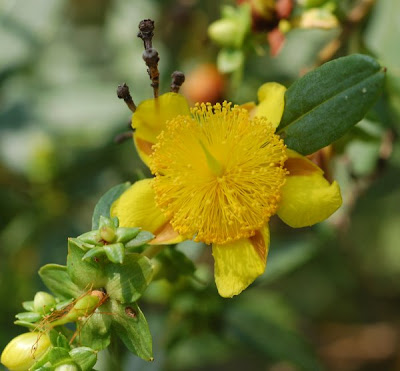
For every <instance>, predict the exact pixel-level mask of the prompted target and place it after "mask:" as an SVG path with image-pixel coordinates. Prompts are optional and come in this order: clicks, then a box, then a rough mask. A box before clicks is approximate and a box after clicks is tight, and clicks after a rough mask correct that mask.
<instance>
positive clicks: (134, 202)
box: [111, 179, 182, 244]
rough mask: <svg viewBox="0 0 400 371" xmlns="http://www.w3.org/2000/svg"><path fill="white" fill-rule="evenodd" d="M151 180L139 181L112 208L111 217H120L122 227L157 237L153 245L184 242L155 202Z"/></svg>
mask: <svg viewBox="0 0 400 371" xmlns="http://www.w3.org/2000/svg"><path fill="white" fill-rule="evenodd" d="M151 182H152V180H151V179H143V180H139V181H137V182H136V183H135V184H133V185H132V186H131V187H130V188H129V189H128V190H126V191H125V192H124V193H123V194H122V195H121V196H120V197H119V198H118V199H117V200H116V201H115V202H114V203H113V204H112V206H111V216H112V217H115V216H116V217H118V219H119V224H120V226H121V227H140V228H142V229H143V230H145V231H149V232H151V233H153V234H154V235H155V239H154V240H153V241H152V244H170V243H177V242H181V241H182V237H181V236H179V235H178V234H177V233H176V232H175V231H174V230H173V229H172V227H171V226H170V223H169V220H168V219H167V218H166V217H165V216H164V214H163V213H162V212H161V210H160V209H159V208H158V207H157V205H156V203H155V201H154V190H153V187H152V186H151Z"/></svg>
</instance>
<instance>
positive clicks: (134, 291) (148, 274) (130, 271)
mask: <svg viewBox="0 0 400 371" xmlns="http://www.w3.org/2000/svg"><path fill="white" fill-rule="evenodd" d="M105 272H106V276H107V279H108V281H107V283H106V286H105V288H106V291H107V294H108V295H110V298H112V299H114V300H118V301H119V302H121V303H131V302H133V301H136V300H137V299H139V298H140V296H141V295H142V293H143V292H144V290H146V288H147V286H148V285H149V283H150V282H151V279H152V277H153V267H152V264H151V262H150V260H149V259H148V258H147V257H145V256H142V255H139V254H129V255H127V256H126V257H125V260H124V263H123V264H107V266H106V267H105Z"/></svg>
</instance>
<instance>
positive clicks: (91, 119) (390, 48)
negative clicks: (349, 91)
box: [0, 0, 400, 371]
mask: <svg viewBox="0 0 400 371" xmlns="http://www.w3.org/2000/svg"><path fill="white" fill-rule="evenodd" d="M224 3H225V4H231V5H234V2H233V1H231V2H229V1H226V2H224ZM306 3H309V4H308V5H307V4H306ZM327 3H328V5H329V6H330V7H331V8H332V6H333V8H332V9H335V10H334V14H335V16H336V17H337V19H338V20H339V25H338V26H337V27H333V28H332V27H331V28H328V29H320V28H293V30H291V31H289V33H287V34H286V41H285V44H284V45H283V48H282V50H281V51H280V53H279V54H278V55H277V56H276V57H274V58H272V57H270V54H269V49H268V45H267V43H266V36H265V34H258V35H253V36H254V39H253V41H254V42H256V43H257V45H256V47H254V48H253V49H252V47H248V50H247V58H246V63H245V68H244V73H243V79H242V80H241V81H240V83H239V86H238V87H235V89H233V88H232V85H231V84H230V79H229V76H221V75H220V74H219V73H218V72H217V71H216V68H215V61H216V55H217V52H218V48H217V47H216V46H215V45H213V44H212V43H211V42H210V41H209V40H208V38H207V27H208V25H209V24H210V23H211V22H212V21H214V20H216V19H218V18H219V17H220V5H221V3H219V2H215V1H212V0H204V1H200V0H180V1H178V0H174V1H171V0H158V1H157V0H147V1H140V0H130V1H128V0H52V1H47V0H34V1H33V0H24V1H22V0H0V45H1V51H0V202H1V208H0V226H1V227H0V228H1V229H0V298H1V305H0V326H1V332H0V349H2V348H4V346H5V345H6V344H7V342H8V341H9V340H10V339H11V338H12V337H14V336H15V335H17V334H18V333H21V332H23V331H24V329H23V328H18V327H17V326H14V325H13V321H14V315H15V313H17V312H20V311H21V302H22V301H24V300H31V299H32V298H33V296H34V294H35V292H36V291H38V290H40V289H44V287H43V285H42V284H41V282H40V280H39V278H38V275H37V270H38V268H39V267H40V266H41V265H43V264H46V263H60V264H63V263H64V262H65V259H66V240H67V237H69V236H76V235H78V234H81V233H83V232H85V231H87V230H89V229H90V221H91V213H92V210H93V207H94V205H95V203H96V201H97V200H98V198H99V197H100V196H101V195H102V194H103V193H104V192H106V191H107V190H108V189H109V188H110V187H111V186H113V185H116V184H118V183H121V182H123V181H126V180H131V181H134V180H135V179H137V178H139V177H141V176H143V174H144V175H146V176H149V175H150V174H149V173H148V170H147V169H146V167H145V166H144V165H143V164H142V163H141V161H140V159H139V158H138V156H137V154H136V152H135V149H134V147H133V145H132V142H131V141H127V142H124V143H122V144H119V145H117V144H114V143H113V138H114V136H115V135H117V134H118V133H121V132H123V131H126V130H127V127H128V124H129V121H130V112H129V111H128V109H127V108H126V107H125V105H124V103H123V102H121V101H119V100H118V99H117V97H116V93H115V91H116V86H117V85H118V84H120V83H122V82H127V83H128V85H129V86H130V88H131V93H132V96H133V98H134V100H135V102H136V103H139V102H140V101H141V100H143V99H147V98H150V97H151V96H152V90H151V87H150V82H149V80H148V76H147V73H146V67H145V65H144V63H143V60H142V58H141V54H142V48H143V44H142V42H141V40H140V39H138V38H137V37H136V33H137V25H138V23H139V21H140V20H142V19H145V18H152V19H154V20H155V21H156V31H155V39H154V46H155V47H156V48H157V50H158V51H159V53H160V56H161V61H160V65H159V66H160V71H161V86H162V90H163V91H168V89H169V84H170V74H171V73H172V72H173V71H174V70H176V69H179V70H182V71H184V72H185V74H186V76H187V80H188V81H187V83H186V88H185V89H184V93H185V94H186V95H187V96H188V98H189V99H191V100H197V99H203V98H204V99H209V100H218V99H223V98H227V99H233V100H234V101H235V102H236V103H243V102H246V101H250V100H255V98H256V92H257V87H258V86H259V85H261V84H262V83H263V82H266V81H279V82H282V83H284V84H286V86H289V85H290V83H291V82H293V81H294V80H295V79H296V78H298V77H299V76H301V75H302V74H303V73H304V72H305V71H307V70H309V69H311V68H313V67H315V66H317V65H319V64H320V63H321V62H322V61H326V60H329V59H332V58H334V57H338V56H342V55H347V54H351V53H356V52H361V53H365V54H369V55H372V56H374V57H376V58H377V59H378V61H379V62H380V63H381V64H382V65H383V66H386V67H387V83H386V88H385V92H384V93H383V95H382V96H381V98H380V99H379V101H378V102H377V104H376V105H375V106H374V107H373V109H371V111H370V113H369V114H368V115H367V117H366V118H365V119H364V120H363V121H362V122H360V123H359V124H358V125H357V126H356V127H355V128H354V129H353V130H352V131H351V132H349V133H348V134H347V135H346V136H345V137H344V138H342V139H341V140H340V141H338V142H337V143H334V145H333V149H331V150H332V154H331V155H328V156H326V154H325V155H323V156H322V157H323V161H324V164H325V169H330V171H331V172H332V174H333V177H334V178H335V179H337V180H338V181H339V183H340V185H341V188H342V193H343V198H344V205H343V207H342V208H341V209H340V210H339V211H338V212H337V213H336V214H335V215H334V216H333V217H331V218H330V219H329V220H328V221H327V222H325V223H323V224H320V225H317V226H315V227H313V228H304V229H301V230H292V229H290V228H288V227H286V226H285V225H283V224H282V223H281V222H280V221H279V220H278V219H277V218H276V219H275V218H274V219H273V220H272V222H271V236H272V237H271V238H272V240H271V248H270V255H269V261H268V268H267V271H266V273H265V274H264V275H263V276H262V277H261V278H260V279H258V280H257V281H256V282H255V284H253V285H252V287H250V288H249V289H248V290H246V291H245V292H244V293H242V294H241V295H240V296H239V297H237V298H234V299H230V300H226V299H221V298H220V297H219V296H218V294H217V292H216V289H215V287H214V284H213V279H212V264H213V263H212V257H211V251H210V249H209V248H208V247H206V246H203V245H197V246H193V245H195V244H194V243H190V242H187V243H185V244H183V245H182V246H181V249H182V250H183V251H184V252H185V253H187V255H188V256H189V257H190V258H192V259H194V260H195V262H196V265H197V266H198V269H199V275H200V276H201V277H202V278H203V279H204V281H205V282H206V283H207V285H203V284H200V283H198V282H194V281H193V280H191V279H177V281H176V282H175V283H174V284H171V283H167V282H164V281H161V282H156V283H154V284H153V285H152V286H151V287H150V288H149V290H148V292H147V294H146V295H145V297H144V299H142V309H143V311H144V313H145V314H146V316H147V318H148V321H149V323H150V328H151V329H152V333H153V338H154V347H155V361H154V362H153V363H150V364H146V363H145V362H144V361H142V360H139V359H138V358H135V357H134V356H133V355H128V354H126V355H124V356H123V357H124V364H125V369H126V370H145V371H149V370H151V371H155V370H209V371H210V370H228V369H229V370H242V369H243V368H246V369H247V370H270V371H290V370H320V369H321V370H323V369H326V370H345V371H346V370H400V186H399V185H400V143H399V141H398V134H399V130H400V47H399V43H398V40H399V38H400V19H399V15H400V2H399V1H398V0H381V1H377V2H376V4H374V2H373V1H365V0H364V1H358V0H357V1H356V0H354V1H351V0H336V1H329V2H326V1H308V2H307V1H302V2H300V1H299V4H297V5H298V6H306V5H307V6H309V7H310V6H317V7H324V6H325V7H326V6H327ZM360 4H361V5H360ZM364 5H365V6H366V8H365V9H364V8H362V6H364ZM357 7H358V8H357ZM354 9H358V10H360V9H362V16H361V17H360V18H359V19H357V18H355V20H354V19H351V17H350V16H351V14H352V11H354ZM332 45H333V47H332ZM329 48H331V49H329ZM330 50H333V52H330ZM324 53H325V54H324ZM106 364H107V354H102V355H101V356H100V361H99V363H98V367H96V368H97V369H99V370H107V369H108V368H107V366H106ZM1 367H2V366H0V368H1Z"/></svg>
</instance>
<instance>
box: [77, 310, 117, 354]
mask: <svg viewBox="0 0 400 371" xmlns="http://www.w3.org/2000/svg"><path fill="white" fill-rule="evenodd" d="M112 316H113V314H112V313H111V309H110V306H109V303H106V304H103V305H102V306H101V307H100V308H97V309H96V311H95V312H94V313H93V314H92V315H91V316H90V317H89V318H86V319H83V320H81V321H79V322H78V343H79V344H80V345H84V346H87V347H90V348H92V349H94V350H103V349H105V348H107V347H108V346H109V345H110V339H111V331H110V330H111V321H112Z"/></svg>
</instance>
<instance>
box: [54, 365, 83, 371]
mask: <svg viewBox="0 0 400 371" xmlns="http://www.w3.org/2000/svg"><path fill="white" fill-rule="evenodd" d="M54 371H79V369H78V367H77V366H76V365H72V364H69V365H60V366H58V367H57V368H56V369H55V370H54Z"/></svg>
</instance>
